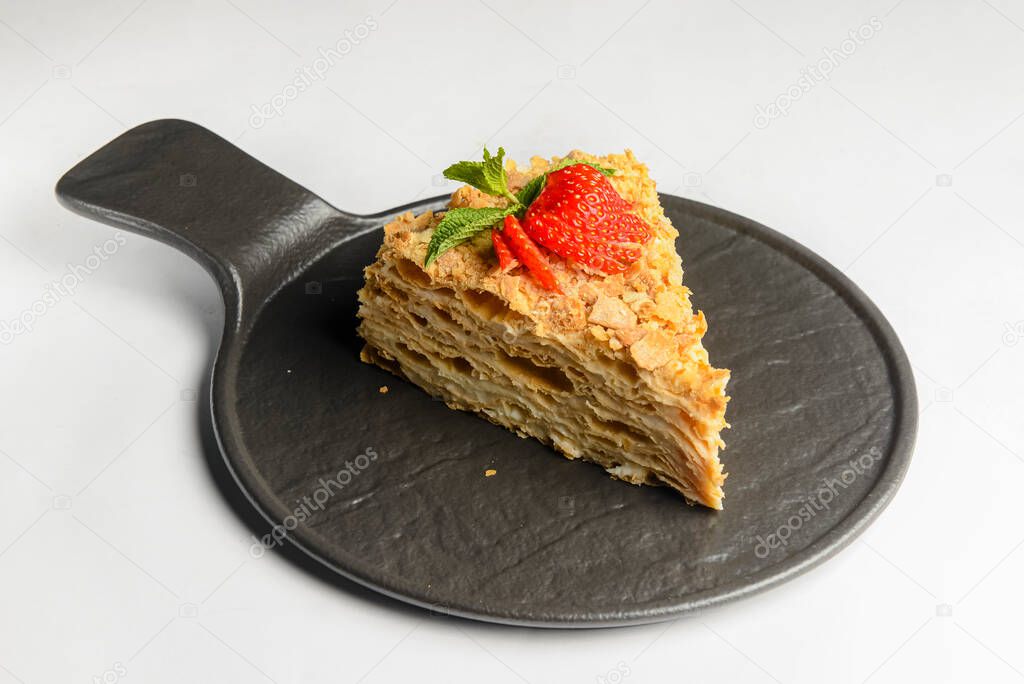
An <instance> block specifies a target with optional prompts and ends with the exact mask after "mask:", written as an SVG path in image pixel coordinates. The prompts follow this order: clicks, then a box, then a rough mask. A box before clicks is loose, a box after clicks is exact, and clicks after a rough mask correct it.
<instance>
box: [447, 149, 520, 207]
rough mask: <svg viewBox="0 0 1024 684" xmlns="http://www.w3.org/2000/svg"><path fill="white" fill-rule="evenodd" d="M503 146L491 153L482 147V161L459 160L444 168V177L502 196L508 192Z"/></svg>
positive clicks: (489, 193)
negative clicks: (496, 152) (494, 153)
mask: <svg viewBox="0 0 1024 684" xmlns="http://www.w3.org/2000/svg"><path fill="white" fill-rule="evenodd" d="M504 157H505V148H503V147H499V148H498V154H496V155H492V154H491V153H490V152H488V151H487V148H486V147H485V148H484V160H483V161H482V162H471V161H461V162H457V163H455V164H452V165H451V166H449V167H448V168H447V169H445V170H444V177H445V178H447V179H449V180H453V181H459V182H462V183H466V184H467V185H472V186H473V187H474V188H476V189H478V190H482V191H484V192H486V193H487V194H488V195H497V196H499V197H504V196H506V195H507V194H508V176H506V175H505V162H504Z"/></svg>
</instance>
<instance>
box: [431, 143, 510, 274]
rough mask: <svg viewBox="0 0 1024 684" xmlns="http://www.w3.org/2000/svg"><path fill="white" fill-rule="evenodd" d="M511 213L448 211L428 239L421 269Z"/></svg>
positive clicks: (497, 210)
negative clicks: (425, 255)
mask: <svg viewBox="0 0 1024 684" xmlns="http://www.w3.org/2000/svg"><path fill="white" fill-rule="evenodd" d="M499 154H500V152H499ZM512 211H513V209H512V208H508V209H505V208H502V207H481V208H474V207H459V208H457V209H449V210H448V211H447V212H445V215H444V218H442V219H441V222H440V223H438V224H437V228H435V229H434V234H433V235H432V236H431V237H430V244H429V245H427V258H426V260H425V261H424V263H423V267H424V268H426V267H427V266H430V264H432V263H433V262H434V260H435V259H437V257H439V256H441V255H442V254H443V253H445V252H447V251H448V250H449V249H451V248H452V247H455V246H457V245H461V244H462V243H463V242H465V241H466V240H469V239H470V238H472V237H474V236H476V235H477V234H478V233H480V232H481V231H484V230H487V229H488V228H490V227H491V226H493V225H494V224H495V223H497V222H498V221H500V220H501V219H503V218H504V217H505V216H506V215H507V214H509V213H511V212H512Z"/></svg>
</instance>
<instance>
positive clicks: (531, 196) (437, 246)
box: [423, 147, 615, 268]
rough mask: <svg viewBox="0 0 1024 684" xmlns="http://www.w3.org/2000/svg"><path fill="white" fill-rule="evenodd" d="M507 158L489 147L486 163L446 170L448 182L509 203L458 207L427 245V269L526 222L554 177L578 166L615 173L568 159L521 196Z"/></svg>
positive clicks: (447, 214)
mask: <svg viewBox="0 0 1024 684" xmlns="http://www.w3.org/2000/svg"><path fill="white" fill-rule="evenodd" d="M504 158H505V149H504V148H503V147H499V148H498V154H496V155H492V154H491V153H490V152H488V150H487V148H486V147H485V148H484V160H483V161H482V162H472V161H460V162H456V163H455V164H452V165H451V166H449V167H448V168H447V169H445V170H444V177H445V178H447V179H449V180H454V181H459V182H462V183H466V184H467V185H471V186H473V187H474V188H476V189H477V190H480V191H482V192H485V193H487V194H488V195H494V196H495V197H504V198H505V199H507V200H508V202H509V203H508V205H507V206H505V207H458V208H456V209H449V210H448V211H447V212H445V215H444V217H443V218H442V219H441V222H440V223H438V224H437V227H436V228H435V229H434V234H433V235H432V236H431V237H430V244H428V245H427V257H426V260H425V261H424V263H423V266H424V268H426V267H427V266H430V264H432V263H434V261H435V260H436V259H437V258H438V257H439V256H441V255H442V254H444V253H445V252H447V251H448V250H449V249H451V248H452V247H456V246H458V245H461V244H462V243H463V242H466V241H467V240H470V239H472V238H473V237H475V236H476V235H478V234H479V233H481V232H483V231H485V230H487V229H489V228H491V227H493V226H494V225H495V224H497V223H498V222H499V221H501V220H502V219H504V218H505V217H506V216H509V215H515V216H517V217H519V218H522V216H523V214H525V213H526V210H527V208H528V207H529V206H530V205H531V204H532V203H533V201H534V200H535V199H537V197H539V196H540V193H541V191H542V190H544V183H545V181H547V177H548V174H550V173H553V172H555V171H558V170H560V169H564V168H565V167H567V166H573V165H575V164H586V165H588V166H593V167H594V168H595V169H597V170H598V171H600V172H601V173H603V174H604V175H606V176H611V175H613V174H614V173H615V169H609V168H606V167H604V166H601V165H600V164H595V163H593V162H588V161H581V160H579V159H568V158H566V159H562V160H561V161H559V162H558V163H557V164H554V165H553V166H552V167H551V168H550V169H548V170H547V171H546V172H545V173H542V174H541V175H539V176H537V177H536V178H532V179H530V181H529V182H528V183H527V184H526V185H525V186H523V188H522V189H521V190H520V191H519V192H518V193H516V194H512V192H510V191H509V189H508V174H506V173H505V162H504Z"/></svg>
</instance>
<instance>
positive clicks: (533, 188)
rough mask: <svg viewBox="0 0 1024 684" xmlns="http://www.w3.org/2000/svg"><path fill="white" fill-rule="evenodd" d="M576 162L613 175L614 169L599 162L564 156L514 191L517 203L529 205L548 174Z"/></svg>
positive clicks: (524, 205) (541, 187)
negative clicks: (517, 190) (564, 157)
mask: <svg viewBox="0 0 1024 684" xmlns="http://www.w3.org/2000/svg"><path fill="white" fill-rule="evenodd" d="M576 164H586V165H587V166H593V167H594V168H595V169H597V170H598V171H600V172H601V173H602V174H604V175H605V176H613V175H615V169H609V168H607V167H604V166H601V165H600V164H595V163H594V162H588V161H581V160H579V159H568V158H566V159H562V160H561V161H559V162H558V163H557V164H555V165H554V166H552V167H551V168H550V169H548V170H547V171H546V172H544V173H542V174H541V175H539V176H537V177H536V178H531V179H530V182H528V183H527V184H526V185H524V186H523V188H522V189H521V190H520V191H519V192H517V193H516V199H517V200H519V203H520V204H522V205H523V207H524V208H525V207H529V206H530V205H531V204H532V203H533V201H534V200H535V199H537V197H538V196H539V195H540V192H541V190H543V189H544V183H545V182H546V181H547V179H548V174H550V173H553V172H555V171H559V170H561V169H564V168H565V167H567V166H574V165H576Z"/></svg>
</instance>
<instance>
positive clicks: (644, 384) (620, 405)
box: [359, 150, 729, 509]
mask: <svg viewBox="0 0 1024 684" xmlns="http://www.w3.org/2000/svg"><path fill="white" fill-rule="evenodd" d="M445 174H446V175H447V176H448V177H449V178H452V179H455V180H458V181H462V182H465V183H466V185H464V186H462V187H460V188H459V189H458V190H456V191H455V193H454V194H453V195H452V197H451V200H450V202H449V205H448V207H447V208H446V210H445V211H441V212H426V213H423V214H420V215H419V216H414V215H413V214H411V213H408V214H405V215H403V216H400V217H399V218H398V219H396V220H395V221H393V222H392V223H390V224H388V225H387V226H385V228H384V241H383V244H382V245H381V248H380V251H379V252H378V254H377V258H376V261H374V263H373V264H371V265H370V266H369V267H367V269H366V272H365V275H366V284H365V286H364V287H363V289H362V290H360V292H359V300H360V308H359V317H360V319H361V320H360V325H359V334H360V335H361V336H362V337H363V339H364V340H365V342H366V345H365V347H364V349H363V352H362V357H363V360H364V361H367V362H369V363H374V364H377V365H379V366H381V367H382V368H385V369H387V370H389V371H391V372H393V373H394V374H396V375H399V376H401V377H403V378H406V379H407V380H409V381H410V382H413V383H414V384H416V385H418V386H419V387H421V388H422V389H423V390H425V391H426V392H429V393H430V394H432V395H434V396H436V397H439V398H440V399H442V400H444V401H445V402H446V403H447V404H448V406H450V407H451V408H453V409H459V410H465V411H473V412H476V413H477V414H479V415H480V416H482V417H484V418H486V419H488V420H490V421H493V422H494V423H497V424H499V425H503V426H505V427H507V428H509V429H510V430H513V431H515V432H516V433H518V434H519V435H521V436H523V437H532V438H535V439H538V440H540V441H542V442H545V443H547V444H550V445H551V446H553V447H554V448H555V449H556V450H558V451H559V452H561V453H562V454H564V455H565V456H566V457H568V458H570V459H581V460H585V461H590V462H593V463H596V464H598V465H600V466H601V467H603V468H604V469H605V470H607V472H608V473H610V474H611V475H612V476H613V477H615V478H618V479H620V480H624V481H626V482H630V483H633V484H650V485H667V486H669V487H672V488H673V489H675V490H677V491H679V492H680V493H682V494H683V495H684V496H685V497H686V499H687V500H689V501H691V502H696V503H700V504H703V505H705V506H709V507H711V508H715V509H720V508H721V507H722V495H723V494H722V484H723V482H724V480H725V474H724V473H723V471H722V464H721V463H720V461H719V458H718V453H719V449H721V448H723V447H724V446H725V444H724V442H723V441H722V438H721V435H720V433H721V431H722V430H723V429H724V428H725V427H727V424H726V421H725V408H726V403H727V402H728V397H726V395H725V387H726V383H727V382H728V379H729V371H727V370H724V369H716V368H713V367H712V366H711V365H710V364H709V362H708V354H707V351H705V349H704V347H703V345H702V343H701V338H702V336H703V335H704V333H705V331H706V329H707V323H706V321H705V317H704V315H703V313H701V312H699V311H697V312H695V311H694V310H693V308H692V306H691V304H690V297H689V295H690V291H689V290H688V289H687V288H686V287H685V286H684V285H683V283H682V279H683V271H682V266H681V263H680V258H679V255H678V253H677V252H676V246H675V242H676V238H677V236H678V233H677V231H676V229H675V228H674V227H673V226H672V224H671V223H670V222H669V220H668V218H667V217H666V216H665V214H664V212H663V210H662V208H661V205H660V203H659V201H658V195H657V192H656V191H655V185H654V182H653V181H652V180H651V179H650V177H649V176H648V173H647V169H646V167H645V166H644V165H643V164H641V163H640V162H638V161H637V159H636V158H635V157H634V156H633V154H632V153H631V152H629V151H627V152H625V153H624V154H616V155H608V156H603V157H596V156H592V155H589V154H585V153H582V152H579V151H574V152H571V153H570V154H569V155H567V156H566V157H564V158H555V159H551V160H546V159H541V158H539V157H537V158H534V159H533V160H532V161H531V163H530V165H529V166H525V167H520V166H517V165H516V164H515V162H512V161H508V162H506V161H505V160H504V151H503V150H499V151H498V154H497V155H491V154H489V153H488V152H487V151H486V150H485V152H484V160H483V161H482V162H460V163H458V164H455V165H453V166H452V167H450V168H449V169H448V170H447V171H446V172H445Z"/></svg>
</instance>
